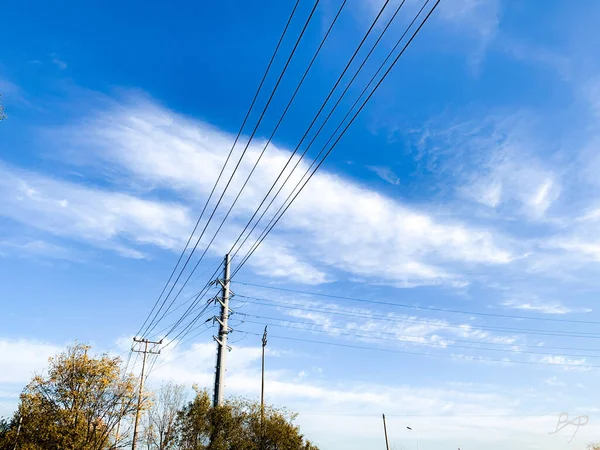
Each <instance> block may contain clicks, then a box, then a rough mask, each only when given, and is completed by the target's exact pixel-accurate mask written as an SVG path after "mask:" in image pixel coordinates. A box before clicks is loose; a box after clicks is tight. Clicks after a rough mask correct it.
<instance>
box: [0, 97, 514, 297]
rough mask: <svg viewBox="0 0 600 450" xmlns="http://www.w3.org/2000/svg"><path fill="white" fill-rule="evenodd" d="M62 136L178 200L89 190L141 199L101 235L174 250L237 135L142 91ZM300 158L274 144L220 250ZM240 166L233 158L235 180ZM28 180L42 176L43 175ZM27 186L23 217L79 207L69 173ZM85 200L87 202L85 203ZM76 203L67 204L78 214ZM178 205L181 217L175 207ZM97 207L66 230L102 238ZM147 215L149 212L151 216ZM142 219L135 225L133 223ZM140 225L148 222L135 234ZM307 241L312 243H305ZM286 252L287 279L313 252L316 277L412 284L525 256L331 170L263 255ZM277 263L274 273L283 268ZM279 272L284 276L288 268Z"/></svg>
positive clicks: (108, 167) (246, 164) (243, 169)
mask: <svg viewBox="0 0 600 450" xmlns="http://www.w3.org/2000/svg"><path fill="white" fill-rule="evenodd" d="M51 137H52V139H53V140H54V141H55V142H58V143H59V145H60V146H61V147H62V148H63V149H64V151H65V152H67V154H68V155H69V160H70V161H74V162H75V163H76V164H78V165H79V166H80V168H85V167H87V168H88V169H89V170H94V171H100V173H102V174H104V176H105V177H106V179H107V180H108V181H109V182H110V183H112V184H114V186H113V188H112V189H113V191H114V190H118V189H119V188H121V189H122V188H123V187H124V188H125V189H127V186H129V185H130V183H131V181H132V180H134V181H135V183H136V185H137V186H138V187H141V190H140V191H139V192H141V193H142V195H146V196H153V195H154V194H155V193H156V194H160V195H161V196H163V197H166V198H172V199H173V201H171V202H164V201H163V202H156V201H151V200H141V199H139V198H137V197H135V196H134V195H133V194H132V193H130V194H114V195H111V196H108V198H107V200H106V201H104V200H103V201H100V202H99V201H97V200H96V201H94V200H93V198H92V199H89V200H91V201H90V202H89V203H91V204H95V203H100V204H102V205H104V204H106V203H107V202H108V204H110V203H111V201H112V200H110V199H114V198H116V199H119V201H121V202H124V203H129V204H130V207H127V206H126V205H121V206H120V207H119V211H122V212H123V214H122V215H115V214H114V213H112V214H111V211H110V209H114V208H115V207H113V208H109V211H108V213H109V214H108V216H109V217H112V219H110V220H108V225H110V224H111V223H112V222H115V223H117V224H118V225H119V226H122V227H123V229H120V230H119V229H118V228H119V227H118V226H117V227H115V229H114V233H112V234H111V233H110V232H109V230H110V227H108V230H106V229H104V228H103V227H100V229H99V232H100V234H101V235H104V236H110V237H114V236H119V234H122V235H124V236H127V237H128V239H129V240H130V242H131V241H133V242H137V243H138V244H142V243H147V244H151V245H157V246H159V247H162V248H173V247H176V246H177V245H176V244H177V243H178V242H181V238H182V236H184V235H185V231H187V229H186V225H189V224H190V217H189V216H190V214H189V206H188V205H190V204H198V203H202V201H203V200H204V199H205V198H206V196H207V195H208V192H210V189H211V188H212V184H213V182H214V178H215V174H216V173H218V172H219V169H220V166H221V164H222V163H223V161H224V158H225V155H226V153H227V152H228V150H229V146H230V145H231V142H232V137H231V136H229V135H227V134H225V133H222V132H220V131H219V130H216V129H214V128H212V127H210V126H209V125H207V124H204V123H201V122H197V121H193V120H190V119H188V118H186V117H183V116H181V115H178V114H175V113H173V112H172V111H169V110H167V109H165V108H162V107H160V106H158V105H156V104H154V103H152V102H151V101H148V100H147V99H145V100H144V99H141V98H139V97H138V98H132V99H129V100H127V101H124V102H122V103H120V104H118V103H112V106H111V107H109V109H108V110H106V109H100V110H98V111H96V112H95V113H94V114H91V115H89V116H87V117H85V118H84V119H83V120H82V121H77V122H76V123H73V124H72V125H68V126H66V127H63V128H62V129H60V130H58V131H54V132H52V136H51ZM262 146H263V143H261V142H256V143H253V144H252V145H251V146H250V147H249V149H248V152H247V155H246V158H244V160H243V161H242V164H241V166H240V168H239V171H238V172H237V173H236V176H235V177H234V179H233V182H232V185H231V188H230V190H229V192H228V194H227V195H226V196H225V198H224V202H223V204H224V205H229V204H231V202H232V201H233V196H234V194H235V193H236V191H237V190H239V189H240V187H241V185H242V183H243V182H244V180H245V176H246V174H248V173H249V172H250V170H251V168H252V165H253V164H254V162H255V161H256V160H257V158H258V154H259V152H260V151H261V150H262ZM240 152H241V149H240V148H238V149H236V151H235V152H234V157H235V156H238V155H239V154H240ZM289 155H290V152H289V151H288V150H286V149H281V148H278V147H277V146H274V145H271V146H270V147H269V148H268V150H267V152H266V153H265V154H264V156H263V158H262V160H261V162H260V164H259V165H258V167H257V169H256V172H255V174H254V175H253V177H252V178H251V179H250V182H249V184H248V186H247V187H246V190H245V192H244V193H243V195H242V196H241V197H240V200H239V203H238V205H237V206H236V207H235V209H233V210H232V214H231V217H230V221H229V222H228V223H229V225H228V226H226V227H225V228H224V229H223V236H224V237H223V239H222V240H218V241H216V246H215V248H218V249H220V250H226V246H227V241H228V239H230V240H229V242H232V241H233V236H235V233H236V231H237V230H239V226H240V225H241V224H243V223H244V221H245V220H247V219H248V217H249V215H250V214H251V213H252V212H253V211H254V209H255V208H256V207H257V206H258V204H259V202H260V200H261V199H262V196H263V194H264V193H266V192H267V190H268V187H269V185H270V183H271V182H272V181H274V179H275V176H276V175H275V174H277V173H278V172H279V171H280V170H281V169H282V168H283V166H284V164H285V162H286V160H287V159H288V157H289ZM307 167H308V166H307V165H306V164H305V163H304V162H302V163H300V165H299V169H298V173H294V174H293V175H292V176H291V178H290V181H289V187H288V186H287V185H286V187H285V188H284V189H283V191H282V194H285V195H287V194H288V193H289V192H291V187H292V186H294V185H295V184H296V181H298V180H299V179H300V175H301V174H302V173H304V171H305V170H306V169H307ZM9 172H10V171H9ZM230 173H231V165H230V166H229V167H228V169H227V170H226V172H225V175H224V179H227V177H228V175H229V174H230ZM25 178H30V179H32V180H35V179H36V177H35V174H29V175H27V177H25ZM123 180H125V181H123ZM25 181H27V180H25ZM38 181H39V180H38ZM44 183H46V181H44ZM44 183H42V184H44ZM20 184H21V187H22V189H23V185H25V186H28V184H27V182H25V183H20ZM29 184H32V183H29ZM33 184H35V183H33ZM15 185H18V183H16V182H13V183H8V185H5V187H6V186H12V189H13V194H12V195H11V196H9V198H12V199H13V200H11V207H12V208H13V209H14V211H15V212H14V214H13V215H16V216H19V218H18V220H23V221H27V218H26V217H25V216H20V215H19V214H21V212H22V210H23V209H30V211H29V213H30V214H31V213H32V212H33V210H35V209H37V208H42V209H44V208H46V206H47V204H48V202H50V203H52V207H53V209H54V210H57V211H61V209H60V203H59V202H60V201H61V200H66V201H67V205H71V201H70V200H69V195H72V194H69V195H67V193H66V192H65V193H63V191H65V190H66V189H63V188H60V189H58V188H57V186H60V183H58V182H55V183H50V184H48V185H51V186H53V189H54V190H55V191H57V193H56V195H54V196H53V197H52V199H48V201H47V202H44V201H40V200H39V199H38V198H37V197H38V196H36V195H37V194H36V192H37V191H40V192H42V194H40V195H41V197H40V198H42V199H43V198H44V194H43V189H36V187H35V186H33V187H32V189H33V191H32V192H30V193H29V194H27V191H26V192H25V194H23V192H21V193H18V192H14V186H15ZM222 187H223V185H221V186H220V189H222ZM42 188H43V186H42ZM69 190H70V191H72V192H73V193H80V192H81V189H80V188H79V187H78V185H76V184H69ZM86 192H87V191H86ZM58 193H60V194H58ZM91 195H92V196H94V195H95V196H102V195H104V193H103V191H102V192H92V193H91ZM17 196H21V197H23V199H24V201H23V202H22V203H19V202H17V201H15V200H14V198H16V197H17ZM282 197H283V195H282ZM283 198H284V197H283ZM86 201H88V200H86ZM280 201H281V200H278V201H276V202H275V205H279V204H280V203H279V202H280ZM81 203H82V202H81ZM75 205H78V206H77V207H78V208H83V206H82V205H80V204H79V203H78V202H77V201H75ZM165 208H166V209H165ZM72 209H73V208H70V207H67V208H66V210H67V211H71V210H72ZM88 209H91V208H88ZM136 209H140V210H141V214H137V213H136V214H135V217H133V214H131V213H130V212H131V211H134V210H136ZM167 210H169V211H172V212H173V214H167V213H166V211H167ZM112 212H114V211H112ZM86 214H87V212H86V213H82V214H78V215H75V217H71V219H74V220H73V223H75V224H78V225H75V226H74V225H70V226H67V227H66V228H65V230H74V231H76V232H77V233H79V237H82V238H88V237H90V236H93V233H91V234H89V235H88V234H87V233H88V231H91V230H86V226H87V227H90V228H93V226H90V225H93V223H94V222H93V221H92V222H90V221H85V224H86V226H83V224H82V221H81V220H79V219H84V218H85V215H86ZM130 214H131V215H130ZM144 214H146V218H145V219H143V220H142V219H140V218H139V217H140V216H144ZM220 214H222V213H220ZM220 217H222V215H221V216H220V215H219V214H217V216H216V218H220ZM167 218H168V220H167ZM48 219H49V220H50V217H48ZM146 219H148V220H146ZM52 220H54V219H52ZM52 220H50V222H52ZM130 221H131V222H133V223H134V225H131V226H130V224H129V222H130ZM42 226H44V225H42ZM46 226H49V225H46ZM138 226H139V227H140V229H139V230H137V233H133V229H134V228H135V227H138ZM148 227H149V228H151V230H152V232H148V234H147V236H145V237H144V236H143V235H142V236H140V235H139V234H138V233H146V232H147V228H148ZM60 228H62V227H60ZM52 229H57V227H53V228H52ZM184 230H185V231H184ZM107 233H108V234H107ZM134 234H135V235H134ZM250 241H252V240H250ZM299 242H303V245H302V246H298V245H297V243H299ZM278 250H283V255H288V256H285V257H284V259H282V262H284V263H285V258H288V259H289V261H288V262H289V264H287V269H284V270H283V272H282V273H281V276H290V274H293V271H294V269H293V266H294V265H297V264H298V262H299V261H310V264H311V265H312V266H313V267H314V268H315V270H317V272H315V273H314V275H313V276H311V277H310V278H312V279H313V280H314V281H313V282H315V281H316V282H323V281H325V280H327V279H330V278H331V275H324V274H327V273H330V272H332V273H335V271H336V270H338V271H339V270H341V271H344V272H348V273H351V274H354V275H360V276H369V277H372V276H376V277H377V278H380V279H381V281H382V282H386V283H391V284H395V285H403V286H411V285H419V284H438V283H440V282H442V283H443V282H451V283H454V282H458V281H459V280H458V278H460V277H459V276H458V275H457V274H456V273H455V269H454V267H453V266H454V265H455V264H465V263H467V264H484V265H487V264H492V265H498V264H500V265H502V264H507V263H509V262H510V261H511V259H512V258H513V250H512V248H511V246H510V244H509V243H508V241H506V240H504V239H503V238H502V236H498V235H497V234H493V233H491V232H490V231H488V230H485V229H478V228H474V227H472V226H470V225H469V224H468V223H462V222H459V221H452V220H441V219H438V218H436V217H435V216H433V215H431V214H428V213H426V212H421V211H419V209H418V208H414V207H407V206H406V205H404V204H402V203H401V202H399V201H397V200H394V199H391V198H388V197H385V196H383V195H381V194H379V193H377V192H375V191H373V190H370V189H367V188H365V187H362V186H360V185H358V184H357V183H354V182H353V181H352V180H350V179H346V178H343V177H341V176H338V175H335V174H333V173H330V172H326V171H320V172H319V173H317V174H316V176H315V177H314V178H313V179H312V180H311V182H310V183H309V184H308V186H307V188H306V189H305V190H304V191H303V192H302V194H301V195H300V196H299V197H298V199H297V201H296V202H295V203H294V205H293V206H292V207H291V208H290V210H289V212H288V213H287V215H286V216H285V217H284V219H283V220H282V221H281V223H280V224H279V225H278V228H277V229H276V231H275V232H274V233H273V235H272V236H270V237H269V239H268V240H267V241H265V245H264V246H261V247H260V248H259V250H258V251H257V252H256V253H255V256H254V257H253V258H255V261H260V260H264V261H265V262H266V261H267V260H268V258H271V256H269V255H270V254H273V252H277V251H278ZM382 259H385V260H386V261H387V264H386V265H385V266H384V267H382V266H381V264H380V261H381V260H382ZM284 266H285V264H284ZM306 267H307V269H308V266H306ZM310 270H313V269H310ZM270 271H271V274H272V275H273V273H272V268H271V269H270ZM274 275H275V276H277V274H276V273H275V274H274ZM333 276H334V275H333ZM305 279H307V277H305ZM462 282H464V281H462Z"/></svg>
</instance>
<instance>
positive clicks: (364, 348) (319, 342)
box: [242, 330, 600, 369]
mask: <svg viewBox="0 0 600 450" xmlns="http://www.w3.org/2000/svg"><path fill="white" fill-rule="evenodd" d="M242 332H243V333H248V334H251V335H254V336H262V335H261V334H259V333H253V332H251V331H246V330H243V331H242ZM269 337H270V338H276V339H285V340H288V341H298V342H306V343H312V344H321V345H330V346H334V347H345V348H355V349H361V350H372V351H378V352H385V353H398V354H404V355H415V356H430V357H434V358H446V359H458V360H461V361H473V362H489V363H503V364H526V365H541V366H556V367H575V368H580V369H588V368H594V369H597V368H600V366H598V365H589V364H586V365H581V364H567V363H548V362H542V361H518V360H510V359H491V358H473V357H466V356H465V357H463V356H457V355H442V354H432V353H423V352H413V351H409V350H395V349H389V348H378V347H367V346H362V345H352V344H342V343H339V342H327V341H317V340H312V339H300V338H293V337H289V336H274V335H269Z"/></svg>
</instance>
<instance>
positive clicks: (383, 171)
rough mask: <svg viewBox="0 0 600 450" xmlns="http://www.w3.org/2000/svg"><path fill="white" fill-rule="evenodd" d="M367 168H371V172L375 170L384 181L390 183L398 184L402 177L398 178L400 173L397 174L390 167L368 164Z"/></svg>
mask: <svg viewBox="0 0 600 450" xmlns="http://www.w3.org/2000/svg"><path fill="white" fill-rule="evenodd" d="M367 169H369V170H370V171H371V172H374V173H375V174H376V175H377V176H378V177H379V178H381V179H382V180H383V181H387V182H388V183H390V184H393V185H396V186H397V185H399V184H400V178H398V175H396V174H395V173H394V171H393V170H392V169H390V168H389V167H383V166H368V167H367Z"/></svg>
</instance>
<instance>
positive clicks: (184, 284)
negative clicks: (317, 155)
mask: <svg viewBox="0 0 600 450" xmlns="http://www.w3.org/2000/svg"><path fill="white" fill-rule="evenodd" d="M319 2H320V0H316V1H315V4H314V6H313V8H312V10H311V12H310V14H309V16H308V18H307V19H306V21H305V23H304V26H303V28H302V31H301V32H300V35H299V36H298V38H297V39H296V43H295V44H294V47H293V49H292V51H291V53H290V55H289V57H288V59H287V61H286V63H285V66H284V67H283V69H282V71H281V73H280V74H279V77H278V79H277V82H276V83H275V86H274V87H273V90H272V91H271V95H270V96H269V98H268V100H267V103H266V104H265V106H264V108H263V110H262V112H261V114H260V117H259V118H258V121H257V123H256V125H255V126H254V129H253V130H252V133H251V134H250V137H249V139H248V142H247V143H246V145H245V147H244V150H243V151H242V153H241V155H240V156H239V158H238V161H237V163H236V165H235V167H234V168H233V172H232V173H231V175H230V177H229V180H227V184H226V185H225V188H224V189H223V192H222V193H221V195H220V197H219V199H218V200H217V203H216V205H215V206H214V208H213V210H212V212H211V214H210V216H209V218H208V220H207V222H206V224H205V225H204V228H203V229H202V232H201V233H200V236H199V237H198V239H197V240H196V244H195V245H194V248H193V249H192V251H191V253H190V255H189V257H188V259H187V261H186V264H184V267H183V268H182V269H181V272H180V274H179V276H178V277H177V279H176V280H175V283H174V284H173V286H172V287H171V289H170V290H169V293H168V294H167V297H166V298H167V299H168V297H169V296H170V295H171V293H172V292H173V289H174V288H175V285H176V284H177V281H178V280H179V278H180V277H181V275H182V274H183V271H184V270H185V267H186V266H187V263H188V262H189V260H190V258H191V257H192V254H193V253H194V251H195V250H196V248H197V247H198V245H199V244H200V240H201V239H202V237H203V236H204V233H205V232H206V230H207V229H208V226H209V224H210V222H211V221H212V219H213V217H214V215H215V213H216V212H217V209H218V208H219V205H220V204H221V201H222V200H223V198H224V196H225V193H226V192H227V190H228V189H229V186H230V184H231V181H232V180H233V178H234V176H235V173H236V172H237V170H238V168H239V166H240V164H241V162H242V160H243V158H244V156H245V154H246V152H247V150H248V148H249V146H250V143H251V142H252V139H253V138H254V135H255V134H256V131H257V130H258V127H259V126H260V124H261V122H262V119H263V117H264V115H265V113H266V112H267V109H268V108H269V105H270V104H271V101H272V100H273V97H274V96H275V93H276V92H277V88H278V87H279V85H280V83H281V80H282V79H283V76H284V75H285V73H286V71H287V69H288V66H289V64H290V62H291V60H292V58H293V56H294V54H295V53H296V50H297V48H298V46H299V44H300V41H301V40H302V37H303V36H304V33H305V32H306V29H307V28H308V25H309V23H310V21H311V19H312V17H313V15H314V13H315V10H316V9H317V6H318V4H319ZM244 187H245V184H244ZM244 187H242V189H241V190H240V194H241V191H242V190H243V188H244ZM238 198H239V195H238V197H237V198H236V201H237V199H238ZM234 204H235V202H234ZM229 212H231V209H230V211H229ZM229 212H228V213H227V215H229ZM222 226H223V223H221V225H220V226H219V228H218V230H217V232H216V233H215V235H214V236H213V238H212V239H211V241H210V242H209V244H208V245H207V246H206V248H205V250H204V252H203V253H202V255H201V256H200V258H199V259H198V261H197V262H196V265H195V266H194V267H193V268H192V271H191V272H190V274H189V275H188V277H187V279H186V280H185V281H184V282H183V285H182V286H181V288H180V289H179V291H178V292H177V294H175V298H174V299H173V300H172V301H171V303H170V304H169V307H168V308H167V311H168V310H169V308H170V307H171V306H172V305H173V303H174V302H175V301H176V300H177V298H178V297H179V295H180V294H181V292H182V291H183V289H184V288H185V286H186V285H187V283H188V282H189V281H190V278H191V277H192V275H193V274H194V272H195V270H196V269H197V268H198V265H199V264H200V263H201V262H202V260H203V259H204V256H205V255H206V253H207V252H208V249H209V248H210V246H211V245H212V243H213V241H214V239H215V238H216V236H217V234H218V233H219V231H220V229H221V227H222ZM165 301H166V300H165Z"/></svg>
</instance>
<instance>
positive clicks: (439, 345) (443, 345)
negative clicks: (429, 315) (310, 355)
mask: <svg viewBox="0 0 600 450" xmlns="http://www.w3.org/2000/svg"><path fill="white" fill-rule="evenodd" d="M254 317H257V318H259V319H266V320H279V321H282V322H285V321H286V320H285V319H276V318H270V317H268V318H267V317H261V316H254ZM245 322H246V323H254V324H258V325H270V326H274V327H280V328H288V329H291V330H300V331H310V332H316V333H325V334H330V335H333V336H349V337H355V338H363V339H375V340H383V341H390V342H402V343H406V344H412V345H424V346H427V347H434V348H441V349H445V348H460V349H463V350H484V351H493V352H505V353H516V354H528V355H545V356H565V357H571V358H600V355H580V354H577V355H576V354H572V353H568V354H567V353H563V354H558V353H548V352H534V351H528V350H516V349H513V350H510V349H503V348H485V347H472V346H467V345H460V344H458V345H457V344H453V343H437V344H436V343H431V342H418V341H415V340H410V339H401V338H385V337H381V336H380V334H393V333H381V332H373V334H372V335H367V334H359V333H356V332H350V331H346V332H342V331H329V330H315V329H308V328H304V327H296V326H291V325H286V324H277V323H271V322H259V321H253V320H246V321H245ZM289 322H292V323H299V324H304V325H310V326H313V327H314V326H318V327H322V328H336V329H344V330H348V329H347V328H344V327H334V326H325V325H318V324H314V323H310V322H300V321H293V320H292V321H289ZM448 340H449V341H451V340H452V339H448ZM515 347H518V345H515Z"/></svg>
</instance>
